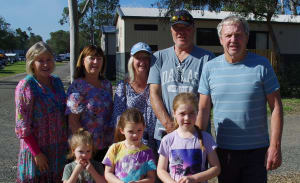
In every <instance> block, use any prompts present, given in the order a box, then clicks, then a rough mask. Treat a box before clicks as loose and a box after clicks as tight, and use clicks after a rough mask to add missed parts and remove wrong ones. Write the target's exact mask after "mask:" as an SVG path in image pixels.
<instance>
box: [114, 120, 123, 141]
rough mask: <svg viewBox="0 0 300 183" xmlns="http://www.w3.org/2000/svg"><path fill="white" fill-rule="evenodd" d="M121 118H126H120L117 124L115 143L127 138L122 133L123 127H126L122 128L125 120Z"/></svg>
mask: <svg viewBox="0 0 300 183" xmlns="http://www.w3.org/2000/svg"><path fill="white" fill-rule="evenodd" d="M121 120H124V119H121V117H120V119H119V120H118V122H117V126H116V128H115V134H114V143H117V142H121V141H123V140H125V136H124V135H123V134H122V133H121V131H120V130H121V129H124V127H123V128H122V125H121V124H123V123H124V122H123V121H121Z"/></svg>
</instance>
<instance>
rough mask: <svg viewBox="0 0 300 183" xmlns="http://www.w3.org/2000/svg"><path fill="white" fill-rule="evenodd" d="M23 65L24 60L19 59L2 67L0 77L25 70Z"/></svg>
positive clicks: (59, 63) (58, 63)
mask: <svg viewBox="0 0 300 183" xmlns="http://www.w3.org/2000/svg"><path fill="white" fill-rule="evenodd" d="M63 64H65V63H63V62H56V63H55V65H56V66H59V65H63ZM25 65H26V63H25V61H19V62H16V63H13V64H9V65H6V66H5V67H4V68H3V69H1V70H0V78H2V77H8V76H12V75H16V74H20V73H24V72H26V68H25Z"/></svg>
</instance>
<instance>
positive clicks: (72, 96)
mask: <svg viewBox="0 0 300 183" xmlns="http://www.w3.org/2000/svg"><path fill="white" fill-rule="evenodd" d="M105 66H106V60H105V57H104V53H103V51H102V49H101V48H100V47H97V46H94V45H89V46H86V47H85V48H84V49H83V50H82V52H81V53H80V55H79V58H78V61H77V65H76V70H75V80H74V81H73V83H72V84H71V86H70V87H69V89H68V92H67V96H68V97H67V109H66V114H67V115H68V116H69V127H70V129H71V131H72V133H73V134H74V133H75V132H76V131H77V130H78V129H79V128H83V129H85V130H87V131H89V132H90V133H91V134H92V135H93V138H94V145H95V149H96V152H95V156H94V159H95V160H98V161H102V159H103V157H104V155H105V154H106V151H107V149H108V147H109V146H110V145H111V144H112V142H113V133H108V132H113V130H114V126H113V125H112V123H111V113H112V104H113V102H112V86H111V83H110V82H109V81H108V80H106V79H105V77H104V73H105Z"/></svg>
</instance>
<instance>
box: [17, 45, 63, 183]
mask: <svg viewBox="0 0 300 183" xmlns="http://www.w3.org/2000/svg"><path fill="white" fill-rule="evenodd" d="M54 67H55V62H54V57H53V53H52V51H51V49H50V48H49V46H48V45H47V44H45V43H44V42H42V41H40V42H37V43H36V44H34V45H33V46H32V47H31V48H30V49H29V50H28V51H27V54H26V70H27V73H28V75H27V76H26V77H25V78H24V79H22V80H21V81H20V82H19V84H18V85H17V87H16V91H15V103H16V128H15V132H16V135H17V137H18V138H19V139H20V152H19V158H18V174H17V182H41V183H43V182H60V181H61V176H62V172H63V168H64V165H65V163H66V158H65V154H66V153H67V127H66V126H67V125H66V120H65V116H64V111H65V99H66V96H65V91H64V88H63V84H62V82H61V80H60V79H59V78H58V77H56V76H53V75H52V74H51V73H52V72H53V70H54Z"/></svg>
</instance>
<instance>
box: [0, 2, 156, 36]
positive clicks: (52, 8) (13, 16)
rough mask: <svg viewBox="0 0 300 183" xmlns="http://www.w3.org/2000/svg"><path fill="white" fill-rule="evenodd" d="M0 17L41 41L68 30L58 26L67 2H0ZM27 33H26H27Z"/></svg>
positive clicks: (143, 4) (128, 4) (137, 4)
mask: <svg viewBox="0 0 300 183" xmlns="http://www.w3.org/2000/svg"><path fill="white" fill-rule="evenodd" d="M153 2H155V0H120V5H121V6H124V7H150V4H151V3H153ZM0 3H1V5H0V16H2V17H3V18H4V19H5V21H6V22H7V23H9V24H10V28H11V29H12V30H15V29H17V28H21V29H22V30H23V31H27V28H28V27H31V28H32V32H33V33H34V34H36V35H40V36H42V37H43V41H46V40H48V39H50V32H56V31H58V30H69V25H68V24H65V25H63V26H62V25H60V24H59V20H60V19H61V17H62V12H63V9H64V7H67V6H68V0H0ZM27 33H28V31H27Z"/></svg>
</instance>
